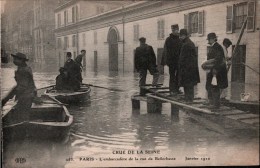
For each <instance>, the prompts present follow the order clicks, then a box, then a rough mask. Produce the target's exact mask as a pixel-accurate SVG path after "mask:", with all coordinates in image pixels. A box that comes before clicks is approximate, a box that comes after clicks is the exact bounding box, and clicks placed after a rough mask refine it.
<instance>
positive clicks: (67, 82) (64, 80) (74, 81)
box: [56, 50, 86, 91]
mask: <svg viewBox="0 0 260 168" xmlns="http://www.w3.org/2000/svg"><path fill="white" fill-rule="evenodd" d="M85 55H86V50H81V54H80V55H78V56H77V57H76V58H75V59H74V60H73V59H72V54H71V52H67V55H66V56H67V60H66V62H65V64H64V67H61V68H60V69H59V72H60V74H59V75H58V76H57V77H56V89H57V90H58V91H66V90H72V91H77V90H79V89H80V85H81V83H82V74H81V72H82V68H83V66H82V64H81V62H82V59H83V57H84V56H85Z"/></svg>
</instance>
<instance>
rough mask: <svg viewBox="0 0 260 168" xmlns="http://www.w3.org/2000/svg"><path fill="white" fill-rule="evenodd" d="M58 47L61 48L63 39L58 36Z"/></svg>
mask: <svg viewBox="0 0 260 168" xmlns="http://www.w3.org/2000/svg"><path fill="white" fill-rule="evenodd" d="M57 48H61V39H60V38H57Z"/></svg>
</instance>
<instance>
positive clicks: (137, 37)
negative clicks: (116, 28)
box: [136, 25, 139, 41]
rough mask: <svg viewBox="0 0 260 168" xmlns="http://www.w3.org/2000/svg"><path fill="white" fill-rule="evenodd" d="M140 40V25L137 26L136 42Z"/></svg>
mask: <svg viewBox="0 0 260 168" xmlns="http://www.w3.org/2000/svg"><path fill="white" fill-rule="evenodd" d="M138 39H139V25H136V40H137V41H138Z"/></svg>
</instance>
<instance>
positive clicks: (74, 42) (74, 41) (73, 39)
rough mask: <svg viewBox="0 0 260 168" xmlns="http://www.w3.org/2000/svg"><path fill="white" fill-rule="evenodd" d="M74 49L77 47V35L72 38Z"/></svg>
mask: <svg viewBox="0 0 260 168" xmlns="http://www.w3.org/2000/svg"><path fill="white" fill-rule="evenodd" d="M72 47H76V35H73V36H72Z"/></svg>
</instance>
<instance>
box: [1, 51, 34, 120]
mask: <svg viewBox="0 0 260 168" xmlns="http://www.w3.org/2000/svg"><path fill="white" fill-rule="evenodd" d="M11 55H12V56H13V63H14V64H15V65H16V66H17V70H16V71H15V77H14V78H15V81H16V83H17V84H16V86H15V87H14V88H13V89H12V90H11V91H10V92H9V93H8V94H7V96H6V97H5V98H4V99H3V100H2V106H4V105H5V104H6V102H7V101H8V100H9V99H12V98H13V97H14V96H15V99H16V100H17V104H16V105H15V107H14V109H15V111H16V115H17V119H18V120H19V121H17V122H22V121H29V117H30V110H31V106H32V102H33V99H34V97H35V96H36V95H37V91H36V87H35V84H34V80H33V74H32V69H31V68H30V67H29V66H28V65H27V64H26V61H28V58H27V57H26V55H25V54H23V53H19V52H18V53H16V54H11Z"/></svg>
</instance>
